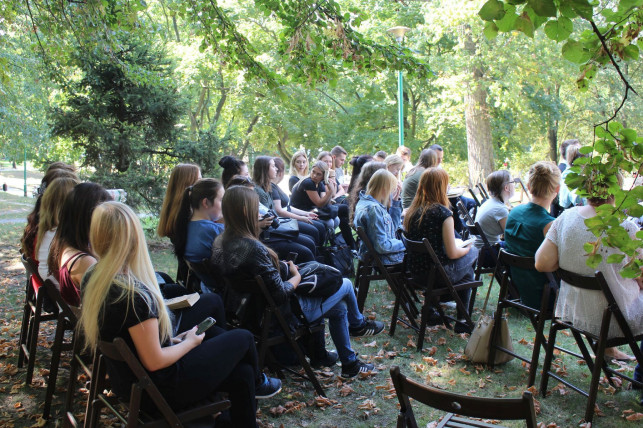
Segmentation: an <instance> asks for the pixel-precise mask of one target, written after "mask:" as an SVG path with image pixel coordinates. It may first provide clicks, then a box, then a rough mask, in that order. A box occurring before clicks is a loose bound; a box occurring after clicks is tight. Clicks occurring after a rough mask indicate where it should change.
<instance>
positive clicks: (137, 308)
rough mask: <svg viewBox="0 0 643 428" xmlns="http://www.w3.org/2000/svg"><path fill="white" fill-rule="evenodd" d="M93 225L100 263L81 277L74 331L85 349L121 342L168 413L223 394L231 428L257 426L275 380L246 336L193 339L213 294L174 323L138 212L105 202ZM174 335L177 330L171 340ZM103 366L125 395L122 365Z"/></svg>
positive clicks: (214, 330) (213, 334)
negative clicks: (259, 403) (259, 402)
mask: <svg viewBox="0 0 643 428" xmlns="http://www.w3.org/2000/svg"><path fill="white" fill-rule="evenodd" d="M91 225H92V226H91V232H90V242H91V247H92V249H93V250H94V251H95V254H96V256H97V257H98V263H97V264H96V265H95V267H94V268H93V269H92V270H91V271H90V272H88V274H87V275H86V276H85V277H84V278H83V290H84V292H83V311H82V314H81V317H80V327H81V329H82V331H83V333H84V334H83V336H84V338H85V344H86V345H85V346H86V348H87V349H95V347H96V345H97V343H98V341H99V340H103V341H108V342H111V341H113V340H114V339H115V338H116V337H121V338H122V339H123V340H125V342H126V343H127V344H128V345H129V347H130V348H131V350H132V351H133V352H134V353H135V354H136V355H137V357H138V358H139V360H140V361H141V364H142V365H143V367H145V369H146V370H147V372H148V374H149V375H150V377H151V379H152V381H153V382H154V384H155V385H156V386H157V388H158V389H159V390H160V392H161V394H162V395H163V398H165V400H166V401H167V402H168V404H169V405H170V407H172V408H173V409H174V410H182V409H185V408H186V407H188V406H191V405H194V404H196V403H198V402H200V401H203V400H206V399H208V398H209V397H211V396H212V394H213V393H214V392H217V391H224V392H227V393H228V395H229V398H230V402H231V404H232V406H231V408H230V415H231V419H232V423H233V425H234V426H238V427H256V426H257V422H256V415H255V413H256V405H255V404H256V402H255V399H256V398H267V397H271V396H273V395H275V394H277V393H278V392H279V391H280V390H281V381H279V380H278V379H272V378H268V377H266V376H265V375H264V374H263V373H261V372H260V371H259V368H258V367H257V351H256V349H255V343H254V338H253V336H252V334H250V332H248V331H245V330H241V329H235V330H231V331H225V330H223V329H221V328H220V327H217V326H216V325H215V326H213V327H211V328H210V329H208V330H207V331H206V332H205V333H201V334H199V335H197V334H196V325H197V324H198V323H199V322H201V321H203V320H204V319H205V318H206V317H208V316H209V315H211V314H212V312H211V309H212V305H211V301H210V299H211V298H212V297H214V296H213V295H208V294H206V295H202V296H201V297H200V299H199V300H198V301H197V302H196V304H195V305H194V306H192V307H190V308H187V309H185V310H183V311H182V312H181V317H180V322H179V324H178V325H172V321H173V317H171V316H170V313H169V310H168V309H167V307H166V306H165V301H164V300H163V297H162V295H161V292H160V290H159V286H158V283H157V280H156V275H155V274H154V269H153V268H152V262H151V260H150V256H149V254H148V251H147V243H146V242H145V236H144V234H143V229H142V228H141V225H140V221H139V219H138V217H137V216H136V214H135V213H134V212H133V211H132V210H131V209H130V208H129V207H127V206H126V205H124V204H122V203H119V202H107V203H104V204H102V205H100V206H99V207H98V208H97V209H96V210H95V212H94V215H93V216H92V220H91ZM173 331H177V332H178V334H177V335H176V336H174V337H172V336H173ZM107 368H108V374H109V378H110V382H111V385H112V388H113V390H114V392H115V393H116V395H118V396H120V397H121V398H125V399H127V398H129V393H130V388H131V384H132V382H133V376H132V373H131V372H130V371H129V369H128V368H127V366H126V365H125V364H124V363H119V362H115V361H111V364H108V366H107Z"/></svg>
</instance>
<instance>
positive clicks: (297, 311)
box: [224, 275, 326, 397]
mask: <svg viewBox="0 0 643 428" xmlns="http://www.w3.org/2000/svg"><path fill="white" fill-rule="evenodd" d="M224 280H225V283H226V288H228V290H226V291H229V290H234V291H235V292H237V293H241V294H245V295H246V296H247V297H246V300H245V302H244V303H242V305H245V306H246V308H245V310H242V311H243V312H245V315H242V316H241V317H239V314H240V312H242V311H240V310H239V308H235V309H236V310H237V312H236V313H233V314H230V316H229V318H228V321H229V322H232V323H235V321H236V327H241V328H245V329H247V330H250V331H251V332H252V333H253V334H254V336H255V340H256V341H257V351H258V354H259V367H265V365H266V360H267V359H268V358H269V360H270V362H271V364H272V365H278V366H279V368H280V370H286V371H288V372H289V373H291V374H293V375H295V376H298V377H301V378H303V379H305V380H308V381H309V382H310V383H312V385H313V388H315V392H316V393H317V395H321V396H323V397H325V396H326V393H325V391H324V388H322V386H321V383H320V382H319V380H318V379H317V376H316V375H315V372H314V371H313V369H312V367H311V366H310V363H309V362H308V361H307V360H306V356H305V355H304V353H303V351H302V350H301V347H300V346H299V345H298V344H297V340H299V339H301V338H303V337H310V338H312V335H313V333H315V332H319V331H322V330H323V329H324V323H323V320H322V321H321V322H320V323H316V324H311V323H309V322H308V321H307V320H306V319H305V317H304V316H303V312H302V311H301V308H299V307H298V306H299V302H298V301H297V300H296V299H294V298H293V299H291V300H290V305H291V308H292V313H293V315H295V316H297V319H298V321H299V323H300V326H299V327H298V328H293V327H292V326H291V325H290V324H288V322H287V321H286V318H285V317H284V314H283V313H282V311H281V309H280V308H279V306H277V304H276V303H275V301H274V299H273V298H272V296H271V295H270V292H269V291H268V288H266V285H265V284H264V282H263V279H262V278H261V276H260V275H257V276H255V277H254V278H253V279H238V278H234V279H233V278H229V277H224ZM294 305H297V307H296V308H295V307H293V306H294ZM273 327H276V328H277V329H278V330H279V333H280V334H279V335H274V334H271V333H272V332H273ZM283 343H285V344H288V345H289V346H290V347H291V348H292V350H293V351H294V352H295V354H296V355H297V359H298V360H299V363H300V364H301V366H302V368H303V369H304V372H305V375H302V374H300V373H299V372H297V371H294V370H292V369H290V368H288V367H284V366H282V365H280V364H278V362H277V360H276V359H275V358H273V357H272V354H271V352H270V347H272V346H275V345H279V344H283Z"/></svg>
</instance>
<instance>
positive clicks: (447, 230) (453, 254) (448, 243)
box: [442, 217, 471, 260]
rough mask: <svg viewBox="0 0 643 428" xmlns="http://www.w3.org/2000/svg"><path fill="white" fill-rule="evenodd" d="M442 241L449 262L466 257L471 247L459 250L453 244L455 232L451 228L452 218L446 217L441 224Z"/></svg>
mask: <svg viewBox="0 0 643 428" xmlns="http://www.w3.org/2000/svg"><path fill="white" fill-rule="evenodd" d="M442 241H443V242H444V251H445V252H446V253H447V257H448V258H450V259H451V260H454V259H459V258H460V257H463V256H464V255H466V254H467V253H468V252H469V250H471V247H469V246H467V247H464V248H459V247H458V246H457V245H456V243H455V230H454V228H453V217H447V219H446V220H444V223H442Z"/></svg>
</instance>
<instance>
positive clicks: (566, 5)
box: [559, 1, 578, 19]
mask: <svg viewBox="0 0 643 428" xmlns="http://www.w3.org/2000/svg"><path fill="white" fill-rule="evenodd" d="M559 10H560V14H561V15H563V16H564V17H566V18H569V19H573V18H576V17H577V16H578V13H576V11H575V10H574V8H572V5H571V3H570V2H566V1H563V2H561V4H560V6H559Z"/></svg>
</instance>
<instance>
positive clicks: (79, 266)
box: [43, 183, 112, 306]
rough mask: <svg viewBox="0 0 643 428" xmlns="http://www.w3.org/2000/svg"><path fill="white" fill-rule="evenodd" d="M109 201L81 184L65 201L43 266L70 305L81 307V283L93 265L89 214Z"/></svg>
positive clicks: (98, 189) (104, 193)
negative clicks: (46, 267)
mask: <svg viewBox="0 0 643 428" xmlns="http://www.w3.org/2000/svg"><path fill="white" fill-rule="evenodd" d="M110 200H112V197H111V196H110V194H109V193H107V191H106V190H105V189H103V187H102V186H100V185H98V184H96V183H80V184H79V185H77V186H76V187H74V189H73V190H72V191H71V192H69V194H68V195H67V196H66V198H65V202H64V205H63V207H62V211H61V212H60V223H59V224H58V228H57V229H56V235H55V236H54V239H53V241H52V242H51V248H50V251H49V258H48V260H47V261H46V262H47V265H48V266H49V271H50V272H53V274H54V276H55V277H56V279H57V280H58V283H59V285H60V295H61V297H62V298H63V300H64V301H65V302H67V303H68V304H69V305H72V306H78V305H80V283H81V280H82V278H83V275H85V272H87V270H88V269H89V267H90V266H92V265H94V264H95V263H96V259H95V258H94V256H95V254H94V252H93V249H92V248H91V246H90V243H89V231H90V222H91V218H92V213H93V212H94V210H95V209H96V207H97V206H99V205H100V204H102V203H103V202H106V201H110ZM43 263H45V261H44V260H43Z"/></svg>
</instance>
